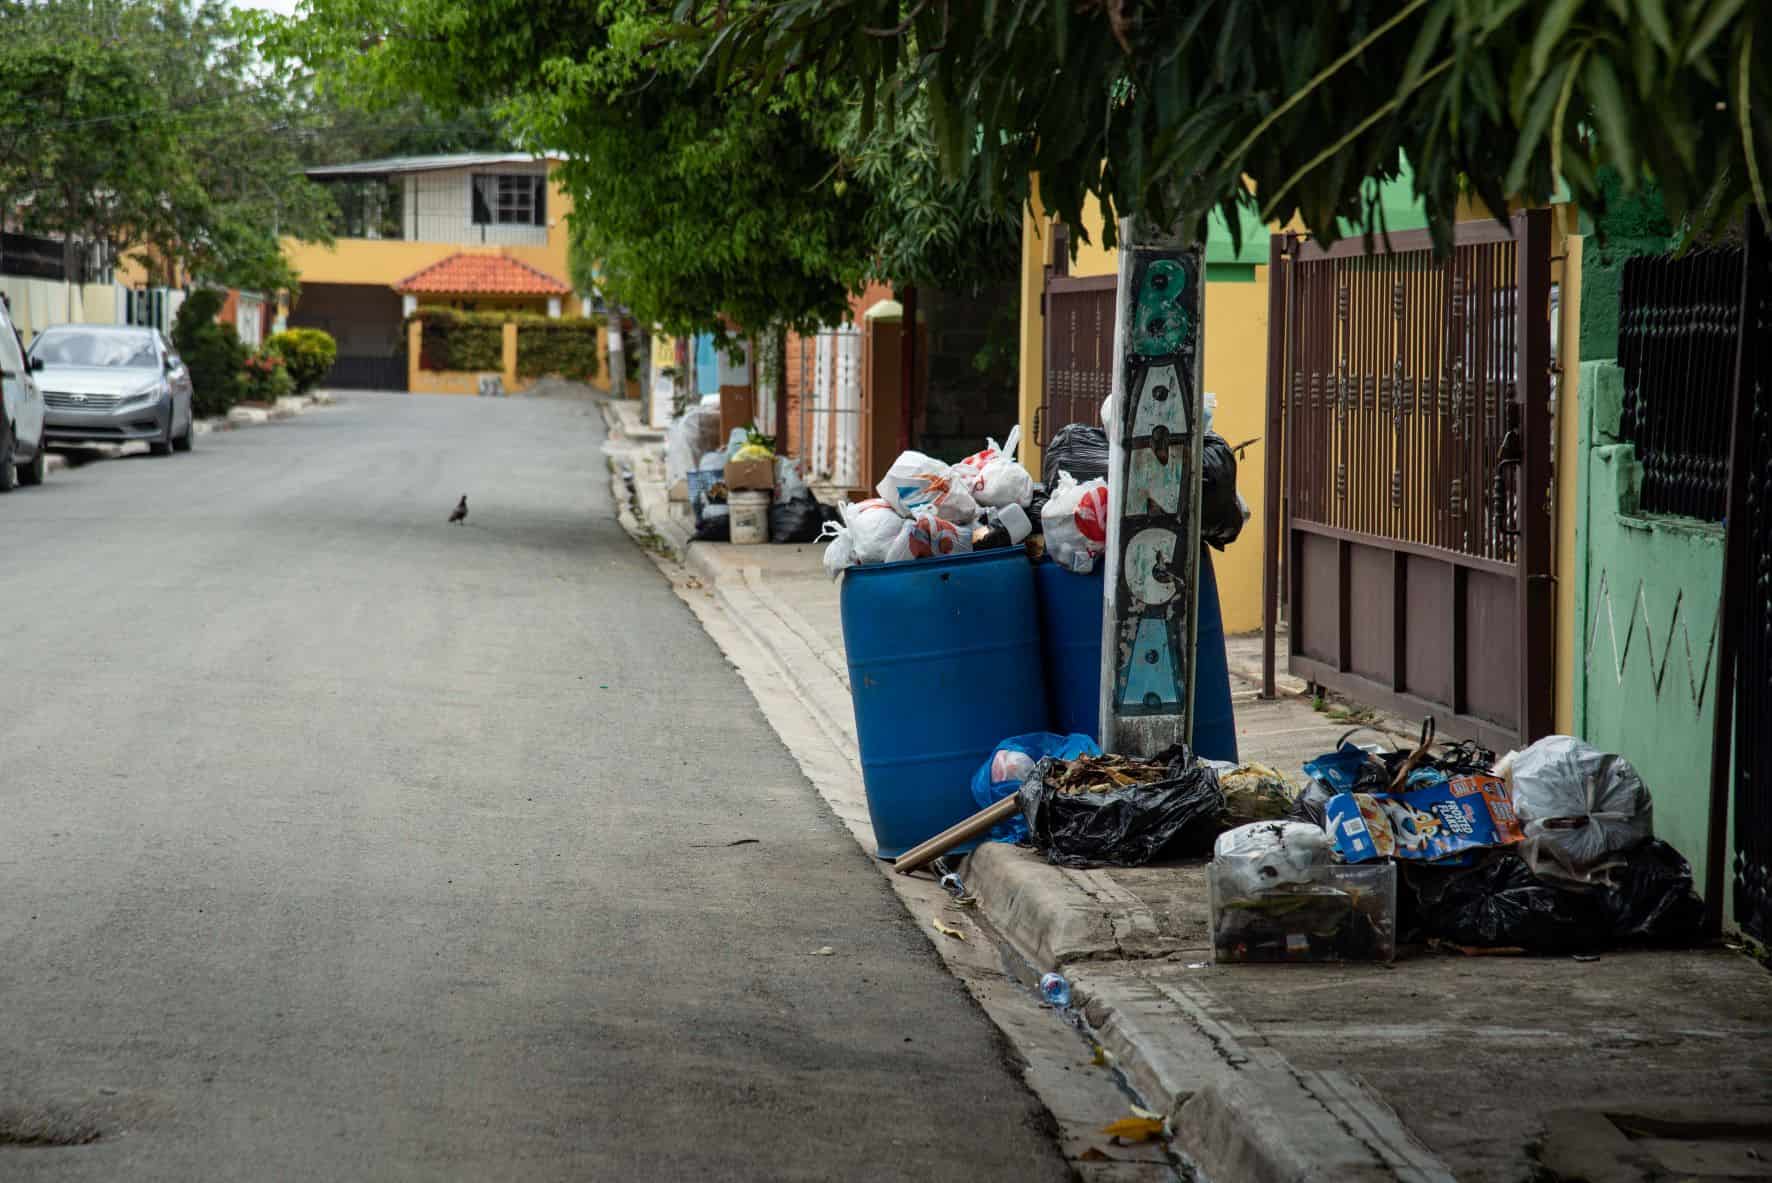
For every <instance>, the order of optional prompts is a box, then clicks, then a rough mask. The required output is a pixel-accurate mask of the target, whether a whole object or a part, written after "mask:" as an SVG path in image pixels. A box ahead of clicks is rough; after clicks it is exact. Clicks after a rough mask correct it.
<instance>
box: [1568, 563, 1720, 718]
mask: <svg viewBox="0 0 1772 1183" xmlns="http://www.w3.org/2000/svg"><path fill="white" fill-rule="evenodd" d="M1685 596H1686V593H1685V591H1684V590H1680V591H1677V592H1675V593H1674V608H1673V612H1672V613H1671V614H1670V615H1669V617H1668V622H1667V636H1666V639H1665V640H1664V642H1663V643H1662V645H1661V658H1660V660H1659V662H1658V661H1657V660H1656V655H1655V631H1654V628H1653V624H1652V621H1651V619H1650V614H1649V597H1648V593H1647V592H1646V591H1645V590H1644V587H1643V581H1642V580H1641V579H1639V580H1637V587H1636V594H1635V595H1633V596H1632V597H1631V598H1630V616H1629V617H1628V618H1627V619H1626V620H1625V625H1624V642H1623V644H1622V645H1621V644H1620V643H1619V639H1618V614H1617V611H1616V609H1615V608H1614V606H1613V600H1612V588H1611V583H1610V580H1609V573H1608V572H1607V571H1605V570H1604V569H1602V570H1601V571H1600V582H1599V586H1598V588H1597V590H1596V591H1595V593H1594V599H1595V600H1596V601H1597V608H1596V610H1594V611H1593V612H1592V618H1593V624H1592V626H1591V627H1590V628H1589V629H1588V635H1587V656H1586V660H1587V670H1588V674H1589V675H1590V676H1591V675H1592V674H1593V672H1594V644H1595V642H1596V641H1597V640H1598V639H1599V635H1600V622H1601V620H1602V619H1603V620H1604V621H1605V623H1606V631H1607V634H1608V635H1609V636H1610V638H1611V641H1612V673H1613V675H1614V676H1615V677H1616V678H1617V679H1618V684H1619V685H1620V686H1622V685H1624V671H1625V667H1626V666H1628V665H1629V664H1630V654H1631V646H1632V643H1633V641H1634V639H1635V637H1636V634H1637V630H1638V628H1639V623H1638V622H1639V620H1640V621H1641V625H1640V627H1641V629H1642V633H1643V646H1644V647H1646V648H1647V650H1648V656H1647V657H1646V658H1645V659H1644V660H1645V661H1647V662H1648V663H1649V680H1650V684H1651V685H1652V686H1653V687H1654V690H1655V697H1656V698H1657V699H1660V697H1661V688H1662V682H1663V681H1664V679H1665V678H1666V677H1667V663H1668V658H1669V657H1670V656H1672V654H1673V648H1674V633H1675V632H1676V631H1678V633H1679V635H1680V638H1681V639H1682V641H1683V642H1684V645H1683V648H1684V649H1685V652H1686V689H1687V692H1688V694H1689V695H1690V696H1691V699H1692V709H1693V710H1695V711H1696V710H1702V709H1703V707H1704V696H1705V695H1706V693H1708V691H1709V687H1710V663H1711V654H1712V651H1713V650H1714V649H1715V648H1716V641H1717V618H1716V613H1715V612H1712V614H1711V620H1710V633H1709V635H1708V636H1707V637H1706V638H1705V642H1704V660H1703V663H1702V664H1700V663H1699V662H1697V661H1696V660H1695V659H1694V657H1693V653H1692V633H1691V630H1690V629H1688V628H1687V627H1686V622H1685V620H1684V619H1683V618H1682V609H1683V607H1684V605H1685Z"/></svg>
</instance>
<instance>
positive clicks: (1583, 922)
mask: <svg viewBox="0 0 1772 1183" xmlns="http://www.w3.org/2000/svg"><path fill="white" fill-rule="evenodd" d="M1403 874H1404V877H1405V878H1406V879H1407V880H1408V882H1409V885H1410V888H1411V892H1410V893H1409V894H1411V895H1412V897H1413V899H1412V905H1413V907H1414V908H1416V909H1419V912H1418V913H1417V914H1415V915H1412V916H1411V915H1406V916H1405V918H1404V919H1405V921H1406V923H1405V924H1404V925H1403V926H1402V928H1403V930H1404V932H1405V933H1406V934H1407V933H1408V932H1409V931H1410V930H1411V929H1413V930H1415V935H1416V936H1418V937H1420V938H1429V937H1433V938H1438V939H1439V940H1442V941H1446V942H1448V943H1450V944H1453V945H1466V946H1470V947H1473V948H1480V949H1510V948H1517V949H1524V950H1526V951H1527V952H1528V953H1583V952H1587V951H1589V950H1592V949H1596V948H1601V947H1604V946H1605V945H1606V943H1607V936H1608V928H1607V924H1606V917H1605V915H1604V914H1603V912H1602V910H1601V907H1600V902H1599V899H1598V898H1597V897H1596V896H1595V895H1592V894H1588V893H1584V892H1577V891H1567V890H1564V889H1562V888H1557V887H1552V886H1551V885H1550V884H1548V883H1546V882H1544V881H1543V880H1541V879H1539V878H1537V877H1536V876H1534V875H1533V874H1532V869H1531V868H1530V867H1528V866H1527V865H1526V863H1525V860H1523V859H1521V858H1520V856H1519V855H1517V854H1514V853H1512V852H1511V851H1497V852H1496V853H1495V854H1493V855H1491V856H1490V857H1489V858H1488V859H1486V860H1485V861H1484V862H1482V863H1480V864H1478V865H1477V866H1475V867H1472V868H1470V869H1468V870H1463V871H1450V872H1448V871H1446V870H1444V869H1442V868H1437V867H1433V866H1431V865H1429V866H1425V867H1422V868H1419V869H1417V868H1416V867H1412V866H1405V867H1404V870H1403Z"/></svg>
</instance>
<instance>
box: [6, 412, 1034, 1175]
mask: <svg viewBox="0 0 1772 1183" xmlns="http://www.w3.org/2000/svg"><path fill="white" fill-rule="evenodd" d="M602 438H603V427H602V421H601V419H600V417H599V416H598V415H597V413H596V412H595V410H594V409H593V408H592V407H591V406H590V405H589V404H587V403H584V402H579V401H572V400H546V401H543V400H521V399H512V400H480V399H465V398H445V397H416V398H414V397H395V396H371V395H365V396H357V397H353V398H351V399H349V401H348V402H346V403H344V404H342V405H340V406H339V407H337V408H334V409H331V410H328V411H323V412H319V413H315V414H311V415H308V416H306V417H303V418H301V419H299V420H295V421H292V422H288V423H283V424H276V425H272V426H269V427H263V428H257V429H253V430H249V431H239V432H231V433H226V434H223V435H212V436H205V437H201V438H199V440H198V442H197V450H196V452H195V453H193V454H192V455H189V456H177V457H172V458H167V459H155V458H148V457H141V458H130V459H124V460H117V461H111V462H105V463H96V464H90V465H85V466H83V467H80V468H77V469H74V470H70V471H64V472H56V473H51V474H50V477H49V480H48V483H47V484H46V485H45V486H44V487H42V488H40V489H26V490H20V491H18V492H15V493H11V494H7V495H6V496H4V497H0V1179H7V1180H11V1179H29V1180H37V1179H58V1180H59V1179H92V1180H100V1179H103V1180H111V1179H178V1180H200V1179H228V1180H236V1179H239V1180H247V1179H473V1180H483V1179H485V1180H490V1179H521V1180H544V1179H622V1180H626V1179H671V1178H691V1177H693V1178H755V1179H829V1178H853V1179H907V1180H910V1179H915V1180H930V1179H965V1180H985V1179H993V1178H996V1179H1015V1180H1026V1179H1039V1178H1063V1177H1066V1171H1065V1168H1064V1166H1063V1163H1062V1161H1061V1160H1060V1158H1059V1157H1058V1155H1057V1152H1056V1150H1055V1148H1054V1146H1053V1144H1052V1139H1051V1137H1050V1135H1049V1133H1048V1119H1047V1118H1046V1116H1045V1114H1044V1111H1043V1110H1042V1109H1041V1108H1040V1106H1039V1104H1038V1103H1037V1102H1036V1101H1035V1100H1034V1099H1033V1097H1032V1096H1031V1095H1030V1094H1029V1093H1028V1092H1027V1091H1026V1089H1025V1088H1024V1087H1023V1086H1022V1084H1021V1083H1020V1079H1019V1075H1018V1073H1017V1071H1016V1069H1015V1067H1014V1065H1013V1064H1012V1063H1010V1055H1009V1053H1008V1052H1007V1050H1006V1045H1005V1044H1004V1043H1003V1042H1002V1041H1001V1040H1000V1038H999V1037H998V1035H997V1033H996V1031H995V1029H994V1028H992V1027H991V1026H990V1025H989V1023H988V1022H987V1020H986V1019H985V1018H984V1016H983V1015H982V1014H981V1013H980V1012H979V1011H978V1010H977V1008H976V1007H975V1006H974V1005H973V1004H972V1003H971V1001H970V999H968V998H967V996H966V995H965V994H964V992H963V991H962V990H961V988H960V986H959V985H958V984H957V983H956V982H955V981H954V980H953V979H951V978H950V977H949V976H948V975H947V974H946V973H945V972H944V971H943V970H942V969H941V967H940V965H939V963H938V961H937V960H936V958H935V956H934V954H933V953H932V952H931V951H930V949H929V948H928V945H927V941H926V940H925V938H924V936H923V935H922V934H921V933H920V932H918V931H917V930H916V929H915V928H914V927H913V926H912V922H911V921H910V919H909V918H908V917H907V916H906V915H905V914H904V913H903V912H902V910H901V909H900V907H899V905H898V904H897V902H896V901H895V900H894V899H893V897H892V896H891V894H890V892H889V890H888V889H887V887H886V886H885V884H884V883H883V881H882V880H881V878H880V877H879V876H878V875H877V874H876V872H875V871H874V870H873V869H872V868H871V867H869V866H868V865H867V863H866V860H865V858H864V856H863V855H862V854H861V853H860V852H859V851H858V850H857V849H856V848H855V846H854V844H853V843H852V842H851V840H850V839H849V838H848V836H847V835H846V834H845V833H844V832H843V831H842V829H841V827H840V825H839V823H838V822H837V821H836V820H835V819H834V818H833V817H832V816H831V815H830V814H829V812H828V811H827V810H826V808H825V806H824V805H823V804H822V802H821V801H820V800H819V799H818V797H817V796H816V794H815V793H814V792H813V790H812V788H811V787H810V786H809V785H808V784H806V782H805V781H804V780H803V779H802V777H801V775H800V772H799V770H798V768H797V767H796V766H795V764H794V763H793V761H792V759H791V757H790V756H789V755H788V753H787V752H786V751H785V750H784V749H783V748H782V746H781V745H780V743H779V742H778V741H777V739H776V737H775V735H774V733H773V732H772V731H771V730H770V729H769V727H768V725H767V724H766V723H765V722H764V720H763V718H762V716H761V715H760V714H759V712H758V710H757V708H756V706H755V703H754V702H753V701H752V699H751V697H750V695H749V693H748V692H747V691H746V689H745V687H744V686H743V684H742V683H741V682H740V681H739V679H738V677H737V675H736V674H735V673H734V672H733V671H732V669H731V668H730V667H729V666H728V665H727V664H726V662H725V660H724V659H723V658H722V657H721V655H720V653H719V651H718V650H717V649H716V648H715V647H714V645H713V644H712V642H710V641H709V640H708V639H707V637H706V636H705V635H704V634H703V633H702V632H701V630H700V629H699V628H698V627H697V625H696V623H695V621H694V619H693V617H692V616H691V615H690V614H689V612H688V611H687V610H686V609H685V608H684V607H683V605H682V604H680V603H679V602H678V601H677V600H676V599H675V597H674V596H673V595H672V594H671V593H670V592H669V590H668V588H667V586H666V585H665V583H664V581H663V580H662V579H661V578H660V577H659V575H658V574H657V572H656V571H655V570H654V569H653V567H652V566H651V564H650V562H649V561H648V560H647V559H646V557H645V556H644V555H643V554H641V553H640V552H639V551H638V550H637V549H636V548H635V547H634V546H633V545H632V544H631V543H630V542H629V541H628V540H627V538H626V536H625V535H623V534H622V533H621V531H620V529H619V527H618V525H617V524H616V522H615V521H614V520H613V517H612V511H611V506H610V501H609V496H608V486H607V476H606V473H605V469H604V464H603V461H602V458H601V456H600V454H599V452H598V444H599V443H600V441H601V440H602ZM464 492H465V493H466V494H467V495H468V503H469V507H470V510H471V512H470V516H469V518H468V522H467V525H466V526H464V527H453V526H447V525H445V524H444V519H445V517H446V516H447V514H448V512H449V510H450V508H451V507H452V506H453V505H454V504H455V500H456V498H457V497H458V496H459V495H460V494H462V493H464ZM955 705H959V704H955ZM739 839H756V841H755V842H753V843H748V844H745V845H727V844H728V843H731V842H734V841H736V840H739ZM827 945H828V946H830V947H831V948H832V949H833V950H834V955H831V956H814V955H812V954H813V951H814V950H816V949H819V948H820V947H821V946H827ZM94 1135H96V1140H93V1141H90V1142H87V1143H85V1144H80V1145H52V1146H25V1145H19V1144H18V1143H19V1142H20V1141H21V1140H25V1141H29V1140H31V1139H35V1138H39V1137H47V1138H49V1139H51V1140H63V1141H78V1140H79V1139H81V1138H85V1137H89V1136H94Z"/></svg>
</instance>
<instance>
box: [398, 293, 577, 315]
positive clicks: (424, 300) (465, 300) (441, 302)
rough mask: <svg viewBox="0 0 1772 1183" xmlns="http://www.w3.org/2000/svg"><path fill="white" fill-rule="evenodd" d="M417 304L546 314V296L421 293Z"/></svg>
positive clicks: (468, 310) (464, 309) (563, 310)
mask: <svg viewBox="0 0 1772 1183" xmlns="http://www.w3.org/2000/svg"><path fill="white" fill-rule="evenodd" d="M418 306H419V307H420V308H455V309H459V310H461V311H464V312H527V313H530V314H532V315H535V316H546V315H547V314H548V298H547V297H546V296H476V295H469V294H464V295H459V296H446V295H422V296H420V297H419V298H418ZM561 311H562V312H563V313H564V312H566V311H568V310H567V309H564V308H563V309H562V310H561ZM570 311H572V312H576V311H578V308H577V301H573V307H572V308H571V309H570Z"/></svg>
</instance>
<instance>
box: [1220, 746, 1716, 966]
mask: <svg viewBox="0 0 1772 1183" xmlns="http://www.w3.org/2000/svg"><path fill="white" fill-rule="evenodd" d="M1352 734H1353V733H1350V734H1349V736H1344V737H1343V739H1342V741H1341V743H1340V744H1339V745H1338V746H1337V747H1336V749H1335V750H1334V751H1332V752H1326V753H1324V754H1323V755H1321V756H1318V757H1317V758H1316V759H1314V760H1311V761H1309V762H1308V763H1306V764H1305V766H1304V772H1305V775H1306V778H1307V780H1306V782H1305V785H1304V787H1303V788H1302V790H1301V791H1300V792H1299V793H1298V794H1297V796H1296V797H1295V799H1294V800H1293V802H1292V806H1291V808H1290V810H1289V811H1288V815H1289V816H1288V818H1287V819H1286V820H1269V821H1259V822H1254V823H1250V824H1247V825H1243V826H1240V827H1238V828H1236V829H1233V830H1230V831H1228V832H1227V833H1225V834H1224V835H1223V836H1222V837H1221V838H1219V840H1218V845H1217V848H1216V850H1215V852H1214V857H1213V863H1212V867H1211V870H1210V872H1209V880H1210V882H1211V885H1212V928H1213V941H1214V950H1215V953H1216V955H1217V958H1218V960H1220V961H1267V960H1282V961H1314V960H1353V959H1369V958H1373V957H1377V958H1380V959H1385V960H1388V959H1389V958H1390V957H1391V956H1392V955H1394V951H1395V947H1396V945H1397V944H1398V943H1429V944H1434V945H1437V946H1441V947H1446V948H1451V949H1455V950H1459V951H1463V952H1473V953H1474V952H1484V953H1494V952H1515V953H1589V952H1592V951H1594V950H1597V949H1602V948H1613V947H1617V946H1621V945H1631V944H1656V945H1687V944H1691V943H1693V942H1695V941H1696V940H1698V939H1699V936H1700V931H1701V927H1702V923H1703V911H1704V905H1703V901H1702V900H1701V899H1700V898H1699V896H1698V894H1697V892H1696V891H1695V890H1694V888H1693V879H1692V869H1691V867H1690V866H1689V865H1688V864H1687V863H1686V860H1685V859H1684V858H1682V857H1681V856H1680V854H1679V852H1678V851H1676V850H1675V849H1674V848H1673V847H1671V846H1669V845H1668V844H1667V843H1665V842H1662V841H1659V840H1657V839H1656V838H1655V837H1654V827H1653V801H1652V799H1651V797H1650V793H1649V789H1648V786H1646V785H1645V784H1644V783H1643V780H1642V778H1641V777H1640V776H1639V775H1638V773H1637V771H1636V769H1635V768H1634V767H1632V765H1631V763H1630V761H1628V760H1626V759H1625V758H1623V757H1622V756H1618V755H1614V754H1611V753H1606V752H1602V751H1600V750H1599V749H1597V748H1595V747H1593V746H1592V745H1591V744H1588V743H1585V742H1583V741H1582V740H1579V739H1574V738H1572V737H1570V736H1566V735H1553V736H1547V737H1546V738H1544V739H1541V740H1539V741H1538V742H1536V743H1534V744H1532V745H1531V746H1529V747H1527V748H1525V749H1524V750H1522V751H1518V752H1510V753H1508V755H1507V756H1506V757H1504V758H1503V759H1501V760H1499V761H1498V760H1496V759H1495V755H1494V753H1493V752H1490V751H1487V750H1485V749H1483V748H1480V747H1478V746H1476V745H1474V744H1468V743H1465V744H1452V745H1447V746H1445V747H1444V748H1443V749H1442V750H1440V751H1438V752H1437V753H1436V752H1435V751H1434V744H1433V731H1432V721H1431V720H1429V722H1428V724H1427V725H1424V728H1423V732H1422V736H1421V740H1420V742H1419V743H1418V744H1417V745H1416V746H1415V747H1414V748H1413V749H1411V750H1409V751H1389V752H1387V751H1383V750H1380V749H1379V748H1378V746H1377V745H1360V744H1355V743H1352V742H1350V737H1351V735H1352ZM1364 871H1372V872H1375V873H1374V874H1371V875H1364V874H1354V872H1364Z"/></svg>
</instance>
